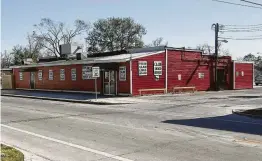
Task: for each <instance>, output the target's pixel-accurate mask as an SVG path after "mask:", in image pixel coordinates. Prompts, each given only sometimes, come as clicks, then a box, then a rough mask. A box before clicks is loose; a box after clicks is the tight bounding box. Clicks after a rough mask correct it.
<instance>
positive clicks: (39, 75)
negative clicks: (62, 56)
mask: <svg viewBox="0 0 262 161" xmlns="http://www.w3.org/2000/svg"><path fill="white" fill-rule="evenodd" d="M42 79H43V71H42V70H38V80H42Z"/></svg>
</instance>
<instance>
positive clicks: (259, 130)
mask: <svg viewBox="0 0 262 161" xmlns="http://www.w3.org/2000/svg"><path fill="white" fill-rule="evenodd" d="M162 123H168V124H176V125H185V126H192V127H200V128H207V129H215V130H224V131H231V132H240V133H247V134H254V135H262V119H253V118H249V117H245V116H239V115H235V114H230V115H225V116H218V117H206V118H195V119H183V120H166V121H162Z"/></svg>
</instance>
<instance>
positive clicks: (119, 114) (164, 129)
mask: <svg viewBox="0 0 262 161" xmlns="http://www.w3.org/2000/svg"><path fill="white" fill-rule="evenodd" d="M1 99H2V102H1V141H2V142H3V143H6V144H8V145H12V146H14V147H17V148H19V149H22V150H23V151H26V152H27V153H30V154H32V155H34V156H37V157H38V159H37V160H39V161H40V159H39V158H41V160H48V161H97V160H99V161H111V160H112V161H135V160H139V161H140V160H141V161H235V160H237V161H262V120H261V119H255V118H249V117H245V116H239V115H235V114H232V110H233V109H252V108H261V106H262V88H256V89H254V90H246V91H243V90H241V91H221V92H208V93H202V94H188V95H163V96H145V97H137V98H132V99H137V102H138V103H135V104H126V105H111V106H106V105H103V106H98V105H87V104H78V103H68V102H55V101H46V100H34V99H26V98H14V97H2V98H1ZM139 100H143V101H139Z"/></svg>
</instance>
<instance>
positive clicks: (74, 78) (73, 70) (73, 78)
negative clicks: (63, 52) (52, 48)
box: [71, 68, 76, 81]
mask: <svg viewBox="0 0 262 161" xmlns="http://www.w3.org/2000/svg"><path fill="white" fill-rule="evenodd" d="M71 79H72V81H76V68H73V69H71Z"/></svg>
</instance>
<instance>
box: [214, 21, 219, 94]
mask: <svg viewBox="0 0 262 161" xmlns="http://www.w3.org/2000/svg"><path fill="white" fill-rule="evenodd" d="M218 32H219V24H218V23H216V24H215V90H216V91H218V81H217V61H218Z"/></svg>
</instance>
